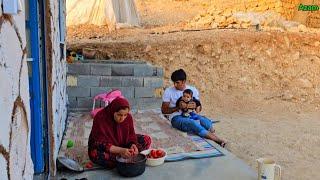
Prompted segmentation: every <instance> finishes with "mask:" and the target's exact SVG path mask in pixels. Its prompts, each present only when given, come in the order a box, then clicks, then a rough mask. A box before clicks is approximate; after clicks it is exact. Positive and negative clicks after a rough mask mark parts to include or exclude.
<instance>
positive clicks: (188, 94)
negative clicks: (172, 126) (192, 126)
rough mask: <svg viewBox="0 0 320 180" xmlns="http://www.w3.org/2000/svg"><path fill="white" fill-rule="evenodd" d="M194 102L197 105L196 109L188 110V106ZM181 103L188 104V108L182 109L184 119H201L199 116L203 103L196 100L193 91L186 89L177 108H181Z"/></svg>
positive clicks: (178, 101)
mask: <svg viewBox="0 0 320 180" xmlns="http://www.w3.org/2000/svg"><path fill="white" fill-rule="evenodd" d="M191 102H194V103H195V104H196V108H195V109H190V108H188V107H187V106H188V104H189V103H191ZM180 103H185V104H186V108H183V109H181V111H182V113H181V115H182V116H183V117H190V118H191V119H195V120H197V119H199V115H198V114H197V113H198V112H200V109H201V103H200V101H199V100H198V99H196V98H195V97H193V92H192V90H191V89H186V90H184V91H183V95H182V96H181V97H180V98H179V99H178V100H177V103H176V106H177V107H180V105H181V104H180Z"/></svg>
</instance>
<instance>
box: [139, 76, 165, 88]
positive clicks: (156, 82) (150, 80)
mask: <svg viewBox="0 0 320 180" xmlns="http://www.w3.org/2000/svg"><path fill="white" fill-rule="evenodd" d="M143 86H144V87H162V86H163V79H162V78H159V77H144V78H143Z"/></svg>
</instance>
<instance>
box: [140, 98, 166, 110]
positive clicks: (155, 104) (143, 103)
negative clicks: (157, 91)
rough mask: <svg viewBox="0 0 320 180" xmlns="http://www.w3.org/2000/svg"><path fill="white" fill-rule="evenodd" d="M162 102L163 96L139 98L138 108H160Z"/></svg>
mask: <svg viewBox="0 0 320 180" xmlns="http://www.w3.org/2000/svg"><path fill="white" fill-rule="evenodd" d="M161 104H162V99H161V98H138V99H136V109H139V110H144V109H156V108H160V107H161Z"/></svg>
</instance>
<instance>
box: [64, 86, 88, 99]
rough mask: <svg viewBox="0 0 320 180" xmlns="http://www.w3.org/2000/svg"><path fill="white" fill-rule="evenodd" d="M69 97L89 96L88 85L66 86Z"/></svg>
mask: <svg viewBox="0 0 320 180" xmlns="http://www.w3.org/2000/svg"><path fill="white" fill-rule="evenodd" d="M67 94H68V96H69V97H90V88H89V87H67Z"/></svg>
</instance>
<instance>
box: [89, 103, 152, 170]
mask: <svg viewBox="0 0 320 180" xmlns="http://www.w3.org/2000/svg"><path fill="white" fill-rule="evenodd" d="M129 111H130V107H129V102H128V101H127V100H126V99H124V98H119V97H118V98H116V99H114V100H113V101H112V102H111V103H110V104H109V105H108V106H107V107H105V108H104V109H103V110H101V111H99V112H98V113H97V114H96V116H95V117H94V121H93V126H92V130H91V133H90V136H89V143H88V154H89V157H90V160H91V161H92V162H94V163H96V164H99V165H101V166H104V167H107V168H113V167H115V161H116V156H121V157H123V158H129V157H130V156H134V155H137V154H138V153H139V152H140V151H143V150H146V149H148V148H149V147H150V145H151V138H150V137H149V136H147V135H140V134H136V133H135V130H134V126H133V119H132V116H131V114H130V113H129Z"/></svg>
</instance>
